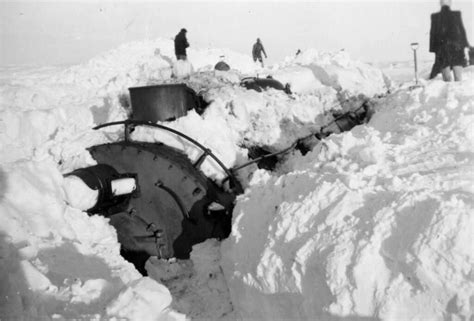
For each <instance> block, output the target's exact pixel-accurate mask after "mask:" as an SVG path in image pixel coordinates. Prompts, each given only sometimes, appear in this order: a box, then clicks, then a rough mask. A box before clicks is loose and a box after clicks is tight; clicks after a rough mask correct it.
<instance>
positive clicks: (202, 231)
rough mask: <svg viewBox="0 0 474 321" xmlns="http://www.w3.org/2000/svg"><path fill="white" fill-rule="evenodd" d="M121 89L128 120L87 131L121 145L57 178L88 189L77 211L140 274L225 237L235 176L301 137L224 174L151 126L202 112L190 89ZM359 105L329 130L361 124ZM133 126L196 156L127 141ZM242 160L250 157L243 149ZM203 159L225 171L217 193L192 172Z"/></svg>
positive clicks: (95, 152) (94, 151) (102, 148)
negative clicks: (105, 225)
mask: <svg viewBox="0 0 474 321" xmlns="http://www.w3.org/2000/svg"><path fill="white" fill-rule="evenodd" d="M243 85H245V84H243ZM246 85H248V80H246ZM265 85H268V84H267V83H265ZM277 85H278V84H277ZM277 87H278V88H276V87H273V88H276V89H280V90H284V87H283V86H277ZM280 87H281V88H283V89H281V88H280ZM250 89H254V88H250ZM129 90H130V98H131V105H132V114H131V117H130V118H129V119H127V120H124V121H118V122H112V123H107V124H102V125H99V126H97V127H96V128H95V129H97V130H98V129H101V128H104V127H109V126H122V127H123V129H124V135H123V140H120V141H117V142H112V143H107V144H101V145H96V146H92V147H90V148H89V149H88V150H89V152H90V154H91V156H92V157H93V158H94V159H95V160H96V162H97V165H95V166H91V167H87V168H80V169H76V170H74V171H73V172H71V173H68V174H66V175H65V177H66V179H68V180H74V181H79V182H81V184H85V185H87V186H88V188H89V189H90V190H93V191H95V193H96V194H95V195H96V196H95V198H94V200H93V201H92V202H90V203H89V204H88V205H87V206H85V207H84V208H82V209H83V210H85V211H87V212H88V213H89V214H91V215H92V214H99V215H103V216H105V217H108V218H109V219H110V224H111V225H112V226H113V227H114V228H115V229H116V231H117V235H118V240H119V242H120V244H121V254H122V256H124V257H125V258H126V259H127V260H129V261H130V262H132V263H133V264H134V265H135V266H136V267H137V269H138V270H139V271H140V272H141V273H142V274H145V275H146V270H145V268H144V266H145V262H146V260H147V259H148V257H150V256H157V257H158V258H164V259H167V258H172V257H176V258H179V259H186V258H189V254H190V252H191V250H192V246H193V245H194V244H197V243H200V242H203V241H204V240H206V239H209V238H217V239H223V238H226V237H227V236H228V235H229V234H230V231H231V224H232V210H233V207H234V202H235V199H236V197H237V195H238V194H241V193H242V192H243V189H242V186H241V184H240V182H239V181H238V179H237V177H236V175H235V172H236V171H238V170H239V169H241V168H243V167H245V166H247V165H249V164H251V163H259V162H260V163H261V164H264V161H265V160H268V159H270V158H275V157H276V156H277V155H278V154H282V153H286V152H288V151H290V150H292V149H294V148H298V146H300V145H301V144H302V143H304V139H301V140H299V141H298V142H295V144H293V145H292V146H290V147H289V148H287V149H285V150H284V151H281V152H278V153H269V152H264V153H260V154H259V155H258V157H255V159H254V160H252V161H250V162H248V163H246V164H240V165H239V166H236V167H234V168H233V169H229V168H227V167H226V166H225V165H224V164H223V163H222V162H221V161H220V160H219V158H218V157H216V156H215V155H214V154H213V152H212V151H211V150H210V149H208V148H206V147H205V146H203V145H201V144H200V143H199V142H197V141H195V140H194V139H192V138H191V137H188V136H187V135H185V134H183V133H181V132H179V131H177V130H174V129H172V128H169V127H166V126H164V125H162V124H158V123H157V122H161V123H163V122H165V121H169V120H173V119H176V118H178V117H181V116H184V115H185V114H186V113H187V111H188V110H190V109H195V110H196V111H202V109H203V108H204V105H203V103H204V102H203V100H202V98H200V97H199V95H197V94H196V93H195V92H194V91H193V90H192V89H191V88H189V87H188V86H186V85H185V84H169V85H157V86H147V87H134V88H130V89H129ZM364 106H365V105H362V106H360V107H359V108H357V109H356V110H355V111H353V112H351V113H346V114H344V115H343V117H341V116H338V117H336V118H335V121H334V123H333V124H332V127H334V126H335V127H334V128H335V130H334V131H336V132H338V131H343V130H347V129H350V128H351V127H353V126H355V125H357V124H359V123H361V122H363V121H364V120H365V119H367V116H368V110H367V108H366V106H365V107H364ZM330 125H331V124H330ZM139 126H147V127H152V128H154V129H156V130H165V131H168V132H170V133H172V134H174V135H177V136H180V137H181V138H182V139H185V140H187V141H188V142H189V143H191V144H194V145H195V146H197V147H198V148H199V149H200V150H201V151H202V153H201V155H200V157H198V158H197V160H196V161H194V162H192V161H191V160H190V159H189V158H188V157H187V155H186V154H184V153H183V152H182V151H180V150H177V149H175V148H173V147H170V146H167V145H166V144H164V143H149V142H140V141H134V140H132V139H131V137H130V136H131V135H130V134H131V132H132V131H133V130H134V129H135V128H136V127H139ZM332 127H331V126H327V127H326V128H325V129H324V128H323V129H322V130H321V131H320V132H319V133H316V134H314V136H315V137H317V138H318V139H321V138H323V137H324V136H327V135H329V134H330V132H331V130H328V129H330V128H332ZM321 136H322V137H321ZM249 156H250V157H252V155H251V153H250V150H249ZM207 158H212V160H213V161H214V162H215V163H216V164H217V165H218V166H220V167H221V168H222V170H223V171H224V172H225V173H226V175H227V177H226V179H225V180H224V182H226V183H225V184H223V185H226V187H225V188H224V187H223V186H221V185H218V184H216V183H215V182H214V181H212V180H211V179H210V178H208V177H206V176H205V175H204V174H203V173H202V171H201V170H200V166H201V165H202V163H203V162H204V160H205V159H207Z"/></svg>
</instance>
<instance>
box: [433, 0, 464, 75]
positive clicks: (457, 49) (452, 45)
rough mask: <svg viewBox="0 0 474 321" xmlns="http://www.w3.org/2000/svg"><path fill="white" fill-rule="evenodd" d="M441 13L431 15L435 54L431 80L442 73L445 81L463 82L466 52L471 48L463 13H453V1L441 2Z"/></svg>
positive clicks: (443, 0) (442, 0) (445, 0)
mask: <svg viewBox="0 0 474 321" xmlns="http://www.w3.org/2000/svg"><path fill="white" fill-rule="evenodd" d="M440 5H441V11H440V12H437V13H433V14H432V15H431V29H430V52H434V53H435V62H434V65H433V68H432V70H431V75H430V79H433V78H435V77H436V75H437V74H438V73H439V72H441V74H442V75H443V80H444V81H451V69H452V70H453V73H454V80H455V81H461V80H462V67H463V66H464V65H465V59H464V50H465V48H467V47H469V44H468V42H467V38H466V31H465V30H464V26H463V23H462V18H461V12H460V11H451V9H450V6H451V0H441V1H440Z"/></svg>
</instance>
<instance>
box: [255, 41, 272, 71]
mask: <svg viewBox="0 0 474 321" xmlns="http://www.w3.org/2000/svg"><path fill="white" fill-rule="evenodd" d="M262 52H263V54H264V55H265V58H268V57H267V53H266V52H265V48H263V45H262V42H261V41H260V38H257V42H256V43H255V44H254V45H253V48H252V57H253V61H255V62H257V60H258V61H260V63H261V64H262V67H263V58H262Z"/></svg>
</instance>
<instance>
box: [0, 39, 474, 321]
mask: <svg viewBox="0 0 474 321" xmlns="http://www.w3.org/2000/svg"><path fill="white" fill-rule="evenodd" d="M223 55H224V56H225V60H226V62H227V63H228V64H229V65H230V67H231V70H230V71H228V72H223V71H215V70H213V66H214V65H215V63H216V62H217V61H219V60H220V56H223ZM393 68H395V69H396V66H395V65H394V66H392V69H393ZM465 71H466V74H465V80H464V81H463V82H461V83H444V82H441V81H439V80H435V81H430V82H427V81H424V80H423V81H422V84H423V85H424V86H423V87H418V88H410V85H412V84H413V83H400V84H398V83H397V82H394V81H393V80H391V79H390V78H389V77H388V76H387V75H386V74H384V73H383V72H382V71H381V70H380V69H378V68H376V67H374V66H371V65H368V64H364V63H361V62H357V61H353V60H351V59H350V56H349V55H348V53H346V52H336V53H326V52H318V51H316V50H308V51H305V52H303V53H302V54H300V55H298V56H297V57H288V58H287V59H285V60H284V61H283V62H282V63H280V64H278V65H274V66H270V67H267V68H261V67H260V66H258V65H257V64H255V63H254V62H253V61H252V60H251V58H250V57H249V56H246V55H242V54H239V53H235V52H232V51H230V50H227V49H194V48H192V49H191V50H190V51H189V56H188V61H187V62H179V63H176V61H175V59H174V55H173V46H172V41H171V40H167V39H157V40H153V41H143V42H134V43H128V44H124V45H122V46H121V47H119V48H117V49H115V50H112V51H109V52H106V53H104V54H102V55H100V56H98V57H95V58H94V59H92V60H90V61H88V62H85V63H84V64H81V65H76V66H70V67H42V68H35V69H26V68H15V67H9V68H3V69H1V70H0V159H1V163H0V166H1V167H0V215H1V217H2V224H1V225H0V239H1V242H0V271H1V273H0V318H1V319H2V320H3V319H46V320H47V319H104V318H106V319H114V318H115V319H129V320H184V319H206V320H208V319H229V320H235V319H267V320H273V319H310V320H314V319H319V320H321V319H334V320H339V319H342V318H347V319H383V320H421V319H430V320H431V319H433V320H438V319H439V320H444V319H450V318H451V319H453V320H458V319H459V320H462V319H470V318H472V317H473V310H474V307H473V305H474V304H473V302H472V301H473V298H474V285H473V271H472V267H473V263H474V262H473V260H474V259H473V258H474V249H473V246H474V245H473V244H474V242H473V241H474V240H473V233H472V232H473V230H474V219H473V218H472V213H473V210H472V208H473V197H472V194H473V192H474V190H473V188H472V186H473V181H474V177H473V176H474V174H473V151H474V131H473V126H472V122H473V120H474V115H473V107H474V106H473V105H474V77H473V72H472V69H465ZM257 75H258V76H260V77H266V76H267V75H272V76H273V77H274V78H275V79H278V80H280V81H281V82H283V83H289V84H290V85H291V88H292V91H293V93H294V94H293V95H291V96H288V95H286V94H284V93H282V92H280V91H275V90H267V91H264V92H262V93H257V92H255V91H249V90H246V89H244V88H242V87H240V86H239V82H240V80H241V79H242V78H243V77H247V76H257ZM400 79H401V78H400ZM177 82H185V83H187V84H188V85H189V86H191V87H192V88H193V89H194V90H196V91H197V92H200V93H202V94H203V96H204V98H205V99H206V100H207V101H209V102H211V103H210V105H209V107H208V109H207V110H206V111H205V112H204V114H202V115H198V114H197V113H195V112H189V113H188V115H187V116H185V117H182V118H179V119H177V120H176V121H174V122H169V123H164V124H165V125H166V126H169V127H172V128H175V129H178V130H180V131H182V132H184V133H185V134H188V135H189V136H191V137H193V138H194V139H196V140H197V141H199V142H200V143H202V144H203V145H205V146H207V147H209V148H211V149H212V150H213V152H214V153H215V154H216V155H217V156H218V157H219V158H220V159H221V160H222V161H223V162H224V163H225V165H226V166H228V167H232V166H234V165H239V164H242V163H244V162H246V161H248V156H247V148H249V147H252V146H260V147H265V148H266V149H268V150H275V151H277V150H281V149H283V148H286V147H288V146H290V145H291V144H292V143H293V142H294V141H295V140H296V139H298V138H302V137H306V136H307V135H308V134H311V133H314V132H316V131H318V130H319V129H320V128H321V126H324V125H326V124H328V123H329V122H331V120H332V119H333V118H332V116H331V113H330V111H331V110H341V109H344V108H345V107H346V106H345V104H352V103H358V102H360V101H361V100H364V99H367V98H371V99H372V100H371V102H372V103H373V104H374V106H375V109H376V113H375V115H374V116H373V118H372V119H371V121H370V122H369V124H368V125H363V126H358V127H356V128H354V129H353V130H352V131H350V132H346V133H341V134H337V135H331V136H329V137H328V138H327V139H325V140H324V141H322V142H321V143H319V144H317V145H316V146H315V147H314V149H313V150H312V151H311V152H309V153H308V154H306V155H304V156H302V155H301V154H299V152H294V153H293V154H292V155H288V156H286V157H285V161H284V162H282V163H281V164H280V165H279V166H278V168H277V170H276V171H274V172H269V171H266V170H262V169H257V168H256V167H255V166H253V167H247V168H246V169H245V170H242V171H240V172H239V174H240V179H241V180H242V181H243V183H244V186H245V188H246V190H245V193H244V194H243V195H241V196H239V197H238V199H237V203H236V208H235V210H234V214H233V215H234V217H233V230H232V234H231V236H230V238H229V239H227V240H225V241H224V242H223V243H222V244H220V243H219V242H217V241H216V240H208V241H206V242H204V243H202V244H198V245H196V246H194V248H193V252H192V253H191V259H190V260H185V261H179V260H168V261H165V260H158V259H156V258H151V259H150V260H149V261H148V262H147V265H146V268H147V270H148V272H149V277H142V276H141V275H140V274H139V273H138V272H137V271H136V270H135V268H134V267H133V265H132V264H130V263H128V262H127V261H125V260H124V259H123V258H122V257H121V256H120V254H119V249H120V245H119V243H118V242H117V235H116V232H115V230H114V229H113V227H111V226H110V225H109V224H108V220H107V219H106V218H104V217H101V216H97V215H94V216H88V215H87V214H86V213H85V212H82V210H84V209H85V208H86V206H88V205H87V204H89V203H91V202H93V201H94V197H96V196H95V195H90V193H88V192H87V189H86V188H84V187H78V185H77V184H76V183H77V182H74V181H71V180H70V179H65V178H64V177H63V175H64V174H67V173H69V172H71V171H72V170H74V169H77V168H81V167H86V166H90V165H94V164H95V161H94V160H93V159H92V158H91V156H90V155H89V153H88V152H87V150H86V148H87V147H90V146H93V145H96V144H100V143H105V142H110V141H116V140H118V139H120V138H121V137H122V130H121V129H120V128H118V127H109V128H106V129H103V130H99V131H94V130H92V129H91V128H92V127H94V126H95V125H98V124H102V123H105V122H108V121H117V120H123V119H126V118H127V115H128V113H129V112H130V102H129V99H128V88H129V87H135V86H143V85H148V84H157V83H177ZM389 90H390V91H391V92H392V93H391V94H389V95H388V96H386V97H382V95H385V94H387V91H389ZM345 99H349V100H347V101H346V102H345V103H343V104H341V103H340V102H341V101H343V100H345ZM133 138H134V139H139V140H145V141H153V142H154V141H163V142H165V143H166V144H168V145H170V146H174V147H176V148H179V149H181V150H183V151H184V152H185V153H186V154H187V155H188V156H189V158H190V159H192V160H194V159H196V158H197V157H199V152H198V151H197V150H196V149H195V148H194V147H193V146H190V145H189V144H188V143H187V142H185V141H183V140H181V139H178V138H176V137H173V136H170V135H169V134H167V133H166V132H161V131H156V130H151V129H149V128H145V127H143V128H138V129H137V130H136V131H135V132H134V133H133ZM201 169H202V171H203V172H204V173H205V174H206V175H208V176H209V177H211V178H213V179H215V180H216V181H220V179H222V178H223V177H224V175H223V173H222V172H221V170H220V168H219V167H217V166H216V164H214V163H213V162H212V161H211V160H206V162H205V163H204V164H203V165H202V168H201ZM81 209H82V210H81Z"/></svg>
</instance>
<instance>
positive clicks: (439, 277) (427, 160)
mask: <svg viewBox="0 0 474 321" xmlns="http://www.w3.org/2000/svg"><path fill="white" fill-rule="evenodd" d="M473 93H474V80H473V79H472V78H471V79H470V80H467V81H465V82H463V83H451V84H450V83H444V82H440V81H434V82H430V83H428V84H427V85H426V87H425V88H418V89H415V90H413V91H408V90H400V91H399V92H397V93H395V94H394V95H392V96H390V97H389V98H388V99H386V100H384V101H383V103H381V104H380V105H379V106H378V110H377V112H376V114H375V115H374V117H373V119H372V120H371V122H370V123H369V125H368V126H359V127H356V128H355V129H353V130H352V131H351V132H347V133H343V134H339V135H333V136H330V137H329V138H328V139H327V140H326V141H325V142H324V143H323V144H322V145H320V148H318V149H315V150H313V151H312V152H311V153H309V154H307V155H306V156H305V157H296V158H294V159H292V160H291V161H290V163H289V164H288V167H289V168H290V169H291V170H290V171H289V172H288V173H287V174H286V175H282V176H273V175H271V174H269V173H268V172H265V171H259V172H258V173H256V174H255V175H254V177H253V179H252V181H251V182H250V187H249V188H248V190H247V191H246V193H245V195H243V196H241V197H240V198H239V199H238V203H237V206H236V208H235V210H234V224H233V230H232V235H231V237H230V238H229V239H228V240H225V241H224V244H223V246H222V249H221V253H222V256H223V259H222V265H223V269H224V274H225V276H226V279H227V282H228V285H229V289H230V294H231V298H232V302H233V304H234V308H235V310H236V311H237V312H238V313H239V314H240V316H241V317H243V318H244V319H245V318H251V319H259V320H274V319H308V320H310V319H311V320H314V319H315V318H316V319H329V318H331V317H347V318H361V317H367V318H376V319H383V320H420V319H423V320H428V319H429V320H441V319H444V318H450V319H451V318H453V319H470V318H472V317H473V307H472V297H473V295H474V283H473V280H472V277H471V276H472V273H473V270H472V267H473V263H474V252H473V248H472V244H474V239H473V234H472V231H473V230H474V217H473V216H472V213H473V207H474V197H473V192H474V189H473V188H472V186H473V182H474V172H473V168H472V164H473V161H474V154H473V150H474V135H473V129H472V128H473V127H472V122H473V120H474V114H473V107H474V94H473Z"/></svg>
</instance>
